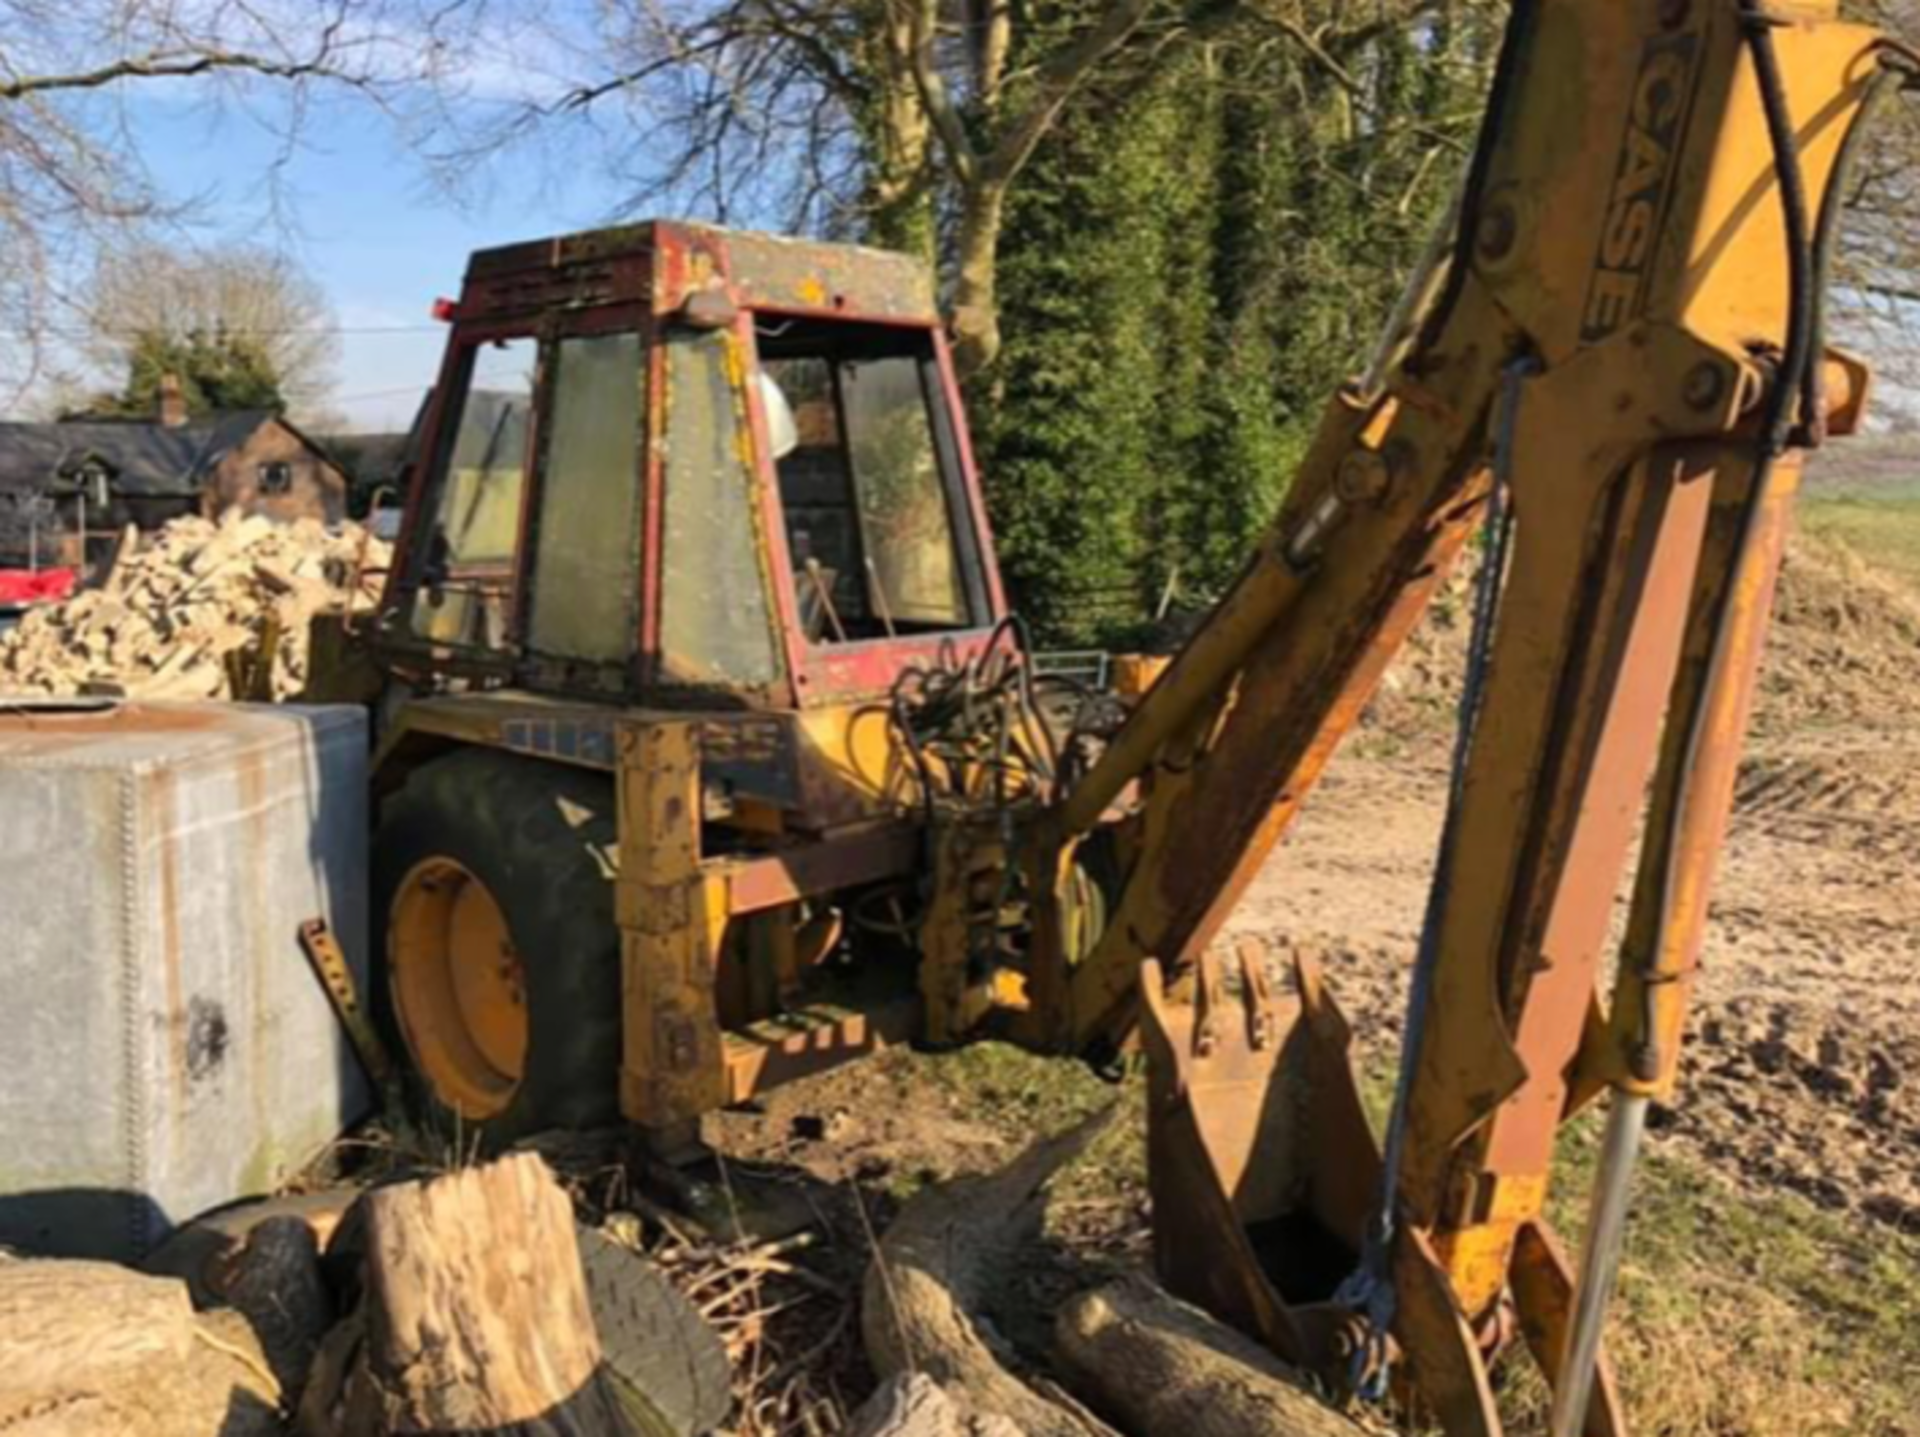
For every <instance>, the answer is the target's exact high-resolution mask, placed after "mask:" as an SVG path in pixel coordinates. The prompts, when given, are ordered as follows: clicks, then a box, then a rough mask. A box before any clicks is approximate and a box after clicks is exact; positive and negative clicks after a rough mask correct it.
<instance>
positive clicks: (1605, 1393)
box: [1512, 1221, 1627, 1437]
mask: <svg viewBox="0 0 1920 1437" xmlns="http://www.w3.org/2000/svg"><path fill="white" fill-rule="evenodd" d="M1512 1283H1513V1305H1514V1310H1515V1314H1516V1316H1517V1317H1518V1319H1519V1324H1520V1335H1521V1337H1522V1338H1523V1339H1524V1340H1525V1342H1526V1344H1527V1351H1528V1352H1530V1353H1531V1354H1532V1355H1533V1360H1534V1364H1535V1365H1536V1366H1537V1367H1539V1369H1540V1371H1541V1374H1542V1375H1543V1376H1544V1377H1545V1378H1546V1379H1547V1385H1548V1386H1549V1387H1551V1386H1554V1385H1556V1383H1557V1381H1558V1378H1559V1375H1560V1365H1561V1361H1562V1359H1563V1358H1564V1357H1565V1355H1566V1350H1567V1330H1568V1327H1569V1326H1570V1324H1571V1318H1572V1314H1573V1268H1572V1266H1571V1264H1569V1263H1568V1261H1567V1257H1566V1254H1565V1253H1564V1252H1563V1251H1562V1250H1561V1247H1560V1243H1559V1240H1558V1239H1557V1238H1556V1237H1555V1236H1554V1235H1553V1232H1552V1231H1551V1229H1549V1228H1548V1227H1547V1225H1546V1223H1545V1222H1541V1221H1535V1222H1529V1223H1525V1224H1523V1225H1522V1226H1521V1228H1520V1232H1519V1237H1518V1239H1517V1240H1516V1242H1515V1243H1514V1248H1513V1271H1512ZM1584 1432H1585V1437H1626V1432H1627V1424H1626V1416H1625V1414H1624V1409H1623V1408H1622V1407H1621V1405H1620V1390H1619V1384H1618V1383H1617V1382H1615V1381H1614V1377H1613V1365H1612V1364H1611V1363H1610V1362H1608V1361H1607V1359H1606V1356H1605V1355H1604V1353H1603V1354H1602V1356H1601V1359H1600V1366H1599V1369H1598V1371H1597V1372H1596V1374H1595V1379H1594V1384H1593V1396H1592V1397H1591V1398H1590V1399H1589V1401H1588V1403H1587V1417H1586V1426H1585V1429H1584Z"/></svg>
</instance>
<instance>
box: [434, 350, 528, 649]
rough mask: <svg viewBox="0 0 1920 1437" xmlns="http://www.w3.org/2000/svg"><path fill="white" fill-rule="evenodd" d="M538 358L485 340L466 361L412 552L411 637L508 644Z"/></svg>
mask: <svg viewBox="0 0 1920 1437" xmlns="http://www.w3.org/2000/svg"><path fill="white" fill-rule="evenodd" d="M537 358H538V349H537V346H536V344H535V342H534V341H533V340H532V339H530V338H529V339H506V340H497V341H493V342H489V343H486V344H483V345H480V346H479V347H477V348H476V349H475V350H473V352H472V354H471V356H470V358H469V361H468V365H467V373H466V381H465V383H464V385H463V386H462V388H461V392H460V398H459V401H458V403H459V418H458V420H457V422H456V423H455V425H454V428H453V437H452V440H451V442H450V443H449V444H447V445H446V446H445V449H444V451H443V452H444V453H445V455H446V459H445V462H444V467H443V468H442V469H441V471H440V473H439V474H438V475H437V476H435V479H434V481H433V485H432V489H431V490H430V492H429V494H428V495H427V498H426V505H427V510H426V520H425V528H424V529H423V531H422V533H421V535H420V538H419V540H418V542H417V545H416V548H415V552H416V553H417V554H418V556H419V557H418V559H417V560H416V567H415V569H414V572H413V575H412V580H413V585H414V592H413V596H412V599H411V605H410V609H409V613H408V623H409V627H410V628H411V629H412V631H413V633H414V634H415V635H416V636H417V637H419V638H423V639H428V640H431V641H432V642H435V643H443V644H451V645H457V646H461V647H468V648H483V649H502V648H504V647H505V646H506V644H507V638H508V610H509V605H510V603H511V600H512V595H513V576H514V561H515V558H516V556H517V551H518V548H519V543H520V501H521V495H522V493H523V492H524V491H525V488H526V477H527V440H528V436H529V430H530V426H531V423H532V412H533V383H534V368H535V363H536V360H537Z"/></svg>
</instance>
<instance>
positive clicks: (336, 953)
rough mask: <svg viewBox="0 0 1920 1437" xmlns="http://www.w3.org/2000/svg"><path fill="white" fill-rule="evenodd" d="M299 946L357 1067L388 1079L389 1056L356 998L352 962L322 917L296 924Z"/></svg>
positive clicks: (371, 1075)
mask: <svg viewBox="0 0 1920 1437" xmlns="http://www.w3.org/2000/svg"><path fill="white" fill-rule="evenodd" d="M300 948H301V951H302V952H304V953H305V954H306V955H307V961H308V962H309V963H311V964H312V965H313V973H314V976H315V977H316V978H318V979H319V980H320V986H321V988H322V989H324V990H325V992H326V995H327V1000H328V1001H329V1002H330V1003H332V1004H333V1011H334V1015H335V1016H336V1017H338V1018H339V1020H340V1026H341V1027H342V1028H344V1029H345V1030H346V1034H347V1038H348V1040H349V1041H350V1042H351V1043H352V1044H353V1052H354V1056H355V1057H357V1058H358V1059H359V1060H360V1066H361V1067H362V1068H363V1069H365V1070H366V1074H367V1076H368V1077H369V1078H371V1079H373V1081H374V1082H375V1083H387V1082H391V1081H392V1080H393V1078H394V1076H395V1073H394V1066H393V1055H392V1054H391V1053H389V1052H388V1051H387V1045H386V1043H385V1042H384V1041H383V1040H382V1039H381V1037H380V1034H379V1033H378V1032H377V1031H375V1029H374V1026H373V1020H372V1019H371V1018H369V1017H368V1016H367V1010H366V1007H365V1005H363V1004H362V1003H361V1001H360V984H359V982H358V981H357V980H356V979H355V978H354V976H353V965H352V964H351V963H349V962H348V961H347V955H346V952H345V950H343V949H342V948H341V947H340V940H339V938H338V937H336V936H335V934H334V931H333V929H332V928H331V927H329V926H328V924H327V920H326V919H324V918H309V919H308V920H307V921H306V922H304V923H302V924H301V925H300Z"/></svg>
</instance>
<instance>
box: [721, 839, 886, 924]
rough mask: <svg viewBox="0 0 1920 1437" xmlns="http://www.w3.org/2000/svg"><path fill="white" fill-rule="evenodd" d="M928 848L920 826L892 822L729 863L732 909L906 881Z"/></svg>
mask: <svg viewBox="0 0 1920 1437" xmlns="http://www.w3.org/2000/svg"><path fill="white" fill-rule="evenodd" d="M922 846H923V845H922V839H921V835H920V831H919V830H918V829H917V828H914V827H912V826H910V825H908V824H904V823H902V824H889V825H886V826H884V827H879V828H873V829H870V830H868V831H866V832H864V833H852V834H836V835H834V836H833V837H831V838H826V839H821V840H818V841H816V842H811V843H797V844H793V845H791V846H789V847H786V848H782V849H780V850H778V851H776V852H773V853H769V854H767V855H765V856H764V857H759V858H749V859H744V860H739V861H735V862H732V863H729V864H728V865H727V904H728V910H729V911H730V912H732V913H733V914H735V915H740V914H746V913H759V912H763V911H764V910H766V909H769V908H778V907H780V906H782V905H784V904H788V903H793V902H796V901H798V900H799V899H801V898H805V897H809V896H813V895H821V894H830V893H836V892H839V891H840V890H842V889H847V888H855V887H859V886H861V885H863V884H868V883H877V882H880V881H881V880H883V879H887V878H899V877H904V876H906V875H908V874H911V873H913V872H914V871H915V870H916V869H917V868H918V866H919V863H920V860H921V857H922V852H921V850H922Z"/></svg>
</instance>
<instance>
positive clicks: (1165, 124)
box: [975, 25, 1480, 643]
mask: <svg viewBox="0 0 1920 1437" xmlns="http://www.w3.org/2000/svg"><path fill="white" fill-rule="evenodd" d="M1255 38H1257V32H1248V33H1246V34H1238V33H1237V34H1235V35H1234V36H1232V37H1230V38H1227V39H1223V40H1222V41H1221V42H1219V43H1216V44H1211V45H1205V46H1195V47H1192V48H1190V49H1188V50H1186V51H1184V52H1182V53H1180V54H1179V55H1177V56H1176V57H1174V58H1172V59H1171V60H1168V61H1164V62H1162V63H1160V64H1158V65H1157V66H1156V67H1154V68H1153V69H1151V70H1148V71H1143V72H1142V73H1141V74H1140V75H1137V76H1133V77H1128V79H1127V80H1126V81H1125V82H1122V83H1115V84H1112V85H1108V86H1104V87H1101V88H1099V89H1097V90H1090V91H1089V92H1088V93H1087V94H1086V95H1084V96H1083V97H1082V98H1081V100H1080V101H1079V103H1077V104H1076V106H1075V107H1074V108H1073V110H1072V111H1071V113H1070V114H1069V115H1068V116H1067V117H1066V119H1065V121H1064V122H1063V125H1062V127H1061V130H1060V132H1059V134H1058V136H1057V139H1056V142H1055V143H1054V144H1053V145H1052V146H1051V147H1050V148H1049V150H1048V151H1047V152H1046V153H1045V154H1044V155H1043V156H1041V157H1038V158H1037V159H1036V161H1035V165H1036V167H1037V168H1036V171H1035V173H1034V174H1033V175H1032V177H1031V182H1030V183H1029V184H1028V185H1027V186H1026V187H1025V189H1024V191H1023V192H1022V193H1020V194H1019V195H1018V196H1017V197H1016V199H1015V202H1014V204H1013V206H1012V210H1011V213H1010V215H1009V223H1008V230H1007V234H1006V237H1005V241H1004V245H1003V251H1002V261H1001V287H1002V312H1003V318H1004V329H1005V334H1006V348H1005V350H1004V351H1003V353H1002V355H1001V359H1000V362H999V364H998V365H997V366H996V368H995V369H994V371H993V372H992V375H991V376H990V378H991V382H992V388H991V390H990V391H989V392H986V393H982V394H980V395H977V396H976V399H975V408H976V422H977V423H979V424H980V427H981V428H982V431H983V436H984V439H985V442H984V444H983V446H982V448H983V451H984V453H985V454H986V456H987V461H988V469H987V478H988V492H989V496H990V502H991V505H992V508H993V516H994V521H995V525H996V532H997V535H998V539H999V547H1000V551H1001V555H1002V562H1003V565H1004V567H1005V569H1006V571H1007V575H1008V579H1009V582H1010V584H1011V586H1012V588H1013V590H1014V593H1015V598H1016V602H1017V603H1018V604H1019V606H1020V607H1021V608H1022V609H1023V610H1024V611H1025V612H1027V613H1028V614H1029V616H1030V617H1031V618H1032V619H1033V621H1034V623H1035V626H1036V629H1037V630H1038V632H1039V633H1040V635H1041V637H1042V639H1043V641H1045V642H1048V643H1087V642H1108V643H1125V642H1131V641H1134V640H1137V639H1138V637H1139V636H1140V630H1141V628H1142V627H1143V626H1144V624H1145V623H1146V621H1147V620H1148V619H1149V618H1150V617H1151V615H1152V614H1153V612H1154V609H1155V606H1156V604H1157V602H1158V600H1159V598H1160V596H1161V595H1162V594H1163V593H1164V592H1165V591H1166V589H1167V587H1168V586H1169V584H1170V583H1171V584H1174V585H1175V586H1176V587H1177V590H1178V593H1179V596H1180V597H1181V599H1182V601H1183V602H1184V603H1186V604H1189V605H1193V604H1200V603H1204V602H1206V601H1208V600H1211V599H1212V598H1214V597H1215V596H1217V594H1218V593H1219V592H1220V591H1221V589H1223V588H1224V587H1225V585H1226V584H1227V582H1229V581H1230V579H1231V577H1232V575H1233V573H1234V571H1235V570H1236V569H1237V568H1238V567H1239V565H1240V563H1241V562H1242V561H1243V558H1244V555H1245V554H1246V552H1247V550H1248V548H1249V547H1250V546H1251V544H1252V542H1253V540H1254V538H1255V536H1256V535H1257V534H1258V533H1259V531H1260V529H1261V528H1262V527H1263V526H1264V525H1265V524H1266V522H1267V521H1268V519H1269V517H1270V516H1271V514H1272V512H1273V510H1274V507H1275V506H1276V504H1277V503H1278V501H1279V499H1280V497H1281V494H1282V492H1283V490H1284V486H1285V484H1286V482H1287V479H1288V477H1289V476H1290V475H1291V473H1292V472H1293V470H1294V468H1295V467H1296V466H1297V464H1298V462H1299V459H1300V457H1301V455H1302V453H1303V452H1304V449H1305V447H1306V444H1307V441H1308V440H1309V438H1310V437H1311V434H1312V432H1313V429H1314V427H1315V425H1316V423H1317V421H1318V417H1319V414H1320V411H1321V409H1322V407H1323V406H1324V405H1325V403H1326V402H1327V399H1328V397H1329V396H1330V395H1331V394H1332V393H1333V391H1334V390H1335V388H1336V387H1337V386H1338V384H1339V383H1340V382H1341V381H1342V380H1343V379H1345V378H1346V377H1347V376H1348V375H1349V374H1350V373H1352V372H1353V371H1354V370H1355V369H1356V368H1358V367H1359V365H1361V364H1362V363H1363V362H1364V361H1365V359H1366V357H1367V353H1368V350H1369V348H1370V346H1371V344H1372V341H1373V336H1374V333H1375V330H1376V329H1377V326H1378V324H1379V323H1380V321H1381V319H1382V318H1383V317H1384V315H1385V312H1386V310H1387V309H1388V307H1389V306H1390V305H1391V303H1392V301H1393V298H1394V296H1395V295H1396V294H1397V292H1398V290H1399V287H1400V285H1401V283H1402V282H1403V280H1404V277H1405V275H1406V273H1407V271H1408V270H1409V269H1410V268H1411V267H1412V265H1413V263H1414V261H1415V259H1416V258H1417V256H1418V253H1419V251H1420V249H1421V248H1422V246H1423V245H1424V243H1425V241H1426V238H1427V236H1428V234H1429V233H1430V230H1431V227H1432V225H1433V223H1434V222H1435V221H1436V220H1437V218H1438V213H1439V211H1440V209H1441V208H1442V207H1443V205H1444V203H1445V200H1446V196H1447V190H1448V186H1449V184H1450V182H1451V173H1452V170H1453V168H1454V166H1455V165H1456V164H1457V150H1458V149H1459V148H1461V147H1463V146H1464V144H1465V142H1466V141H1467V140H1469V139H1470V137H1471V121H1472V112H1473V108H1474V102H1475V99H1476V98H1477V94H1478V84H1479V66H1480V57H1479V56H1478V55H1477V54H1476V53H1475V52H1474V51H1473V50H1472V49H1471V47H1470V46H1469V45H1468V43H1467V41H1468V40H1470V39H1472V38H1474V37H1473V36H1472V35H1465V36H1463V35H1461V34H1457V33H1454V32H1453V31H1451V30H1448V29H1446V28H1444V27H1442V26H1437V25H1436V26H1432V27H1427V28H1425V29H1419V30H1400V29H1393V28H1390V27H1389V28H1386V29H1384V30H1382V31H1381V32H1380V33H1379V34H1378V35H1377V36H1375V37H1374V38H1372V39H1371V40H1370V42H1369V44H1368V45H1367V46H1366V48H1365V49H1364V51H1362V52H1361V53H1359V54H1356V55H1353V56H1350V57H1347V58H1346V60H1345V63H1344V64H1343V65H1334V66H1329V65H1328V64H1326V63H1324V60H1323V57H1316V56H1308V55H1303V54H1302V53H1301V52H1300V50H1299V49H1298V48H1297V47H1296V46H1294V45H1292V44H1290V43H1279V42H1273V41H1265V42H1262V43H1252V40H1253V39H1255ZM1449 141H1451V144H1449Z"/></svg>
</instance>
